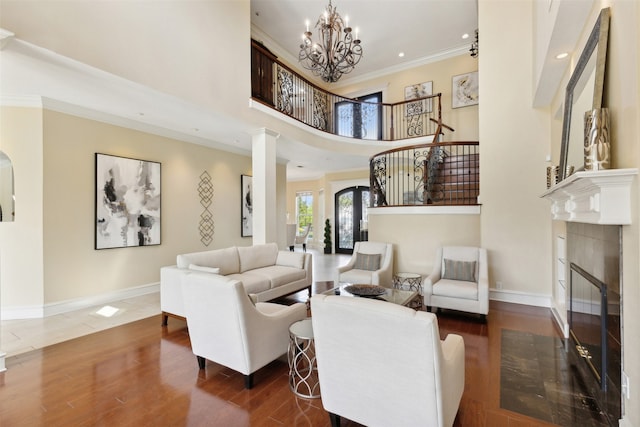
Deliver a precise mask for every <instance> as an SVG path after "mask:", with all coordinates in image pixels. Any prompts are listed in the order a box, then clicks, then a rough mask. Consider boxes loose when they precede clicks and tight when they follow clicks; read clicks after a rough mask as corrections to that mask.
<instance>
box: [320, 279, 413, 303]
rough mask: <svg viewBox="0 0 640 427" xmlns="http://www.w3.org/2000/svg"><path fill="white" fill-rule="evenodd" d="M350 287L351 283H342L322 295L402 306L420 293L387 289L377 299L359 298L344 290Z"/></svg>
mask: <svg viewBox="0 0 640 427" xmlns="http://www.w3.org/2000/svg"><path fill="white" fill-rule="evenodd" d="M349 285H351V283H346V282H341V283H340V286H338V287H335V288H333V289H329V290H328V291H326V292H323V293H322V294H323V295H341V296H345V297H355V298H372V299H378V300H382V301H387V302H391V303H394V304H400V305H408V304H409V303H410V302H411V301H413V300H414V299H415V298H416V297H417V296H418V292H416V291H408V290H403V289H392V288H386V293H385V294H383V295H379V296H376V297H358V296H357V295H353V294H350V293H349V292H347V291H345V290H344V288H345V287H347V286H349Z"/></svg>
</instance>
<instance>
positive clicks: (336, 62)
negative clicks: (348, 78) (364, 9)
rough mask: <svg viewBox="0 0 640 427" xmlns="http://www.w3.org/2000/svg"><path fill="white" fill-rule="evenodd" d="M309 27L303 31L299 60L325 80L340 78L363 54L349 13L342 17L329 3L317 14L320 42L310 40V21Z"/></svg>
mask: <svg viewBox="0 0 640 427" xmlns="http://www.w3.org/2000/svg"><path fill="white" fill-rule="evenodd" d="M306 25H307V31H305V32H304V34H303V35H302V44H301V45H300V54H299V55H298V60H299V61H300V63H301V65H302V66H303V67H304V68H306V69H307V70H309V71H311V72H312V73H313V75H315V76H318V77H320V78H322V80H324V81H325V82H328V83H333V82H337V81H338V80H339V79H340V77H341V76H342V75H343V74H348V73H350V72H351V71H352V70H353V68H354V67H355V66H356V64H357V63H358V62H360V58H361V57H362V46H360V39H359V38H358V29H357V28H356V31H355V34H354V32H353V31H352V30H351V27H350V26H349V17H348V16H347V17H345V19H344V20H343V19H342V17H341V16H340V14H339V13H338V12H336V8H335V7H332V6H331V0H329V5H328V6H327V9H326V10H325V11H324V13H323V14H322V15H320V17H319V18H318V22H317V23H316V26H315V28H316V29H317V30H318V37H319V40H318V42H314V41H313V40H311V35H312V34H311V31H309V21H307V22H306Z"/></svg>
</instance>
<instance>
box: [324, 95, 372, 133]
mask: <svg viewBox="0 0 640 427" xmlns="http://www.w3.org/2000/svg"><path fill="white" fill-rule="evenodd" d="M356 99H358V100H360V101H363V102H366V103H371V104H363V103H360V102H352V101H342V102H337V103H336V113H335V114H336V119H335V121H336V133H337V134H338V135H341V136H350V137H353V138H359V139H374V140H379V139H382V105H381V103H382V92H377V93H372V94H370V95H365V96H361V97H359V98H356Z"/></svg>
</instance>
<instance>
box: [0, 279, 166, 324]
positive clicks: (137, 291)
mask: <svg viewBox="0 0 640 427" xmlns="http://www.w3.org/2000/svg"><path fill="white" fill-rule="evenodd" d="M156 292H160V282H156V283H150V284H147V285H141V286H136V287H133V288H127V289H120V290H117V291H112V292H105V293H103V294H98V295H92V296H89V297H86V298H76V299H72V300H67V301H60V302H54V303H51V304H45V305H43V306H32V307H2V310H0V312H1V315H2V320H18V319H38V318H42V317H48V316H54V315H56V314H62V313H68V312H70V311H75V310H82V309H85V308H88V307H93V306H95V305H100V304H106V303H110V302H113V301H120V300H123V299H127V298H133V297H138V296H141V295H147V294H152V293H156Z"/></svg>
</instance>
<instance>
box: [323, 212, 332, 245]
mask: <svg viewBox="0 0 640 427" xmlns="http://www.w3.org/2000/svg"><path fill="white" fill-rule="evenodd" d="M332 249H333V248H332V245H331V223H330V222H329V219H328V218H327V219H326V220H325V221H324V253H325V254H330V253H331V250H332Z"/></svg>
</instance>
